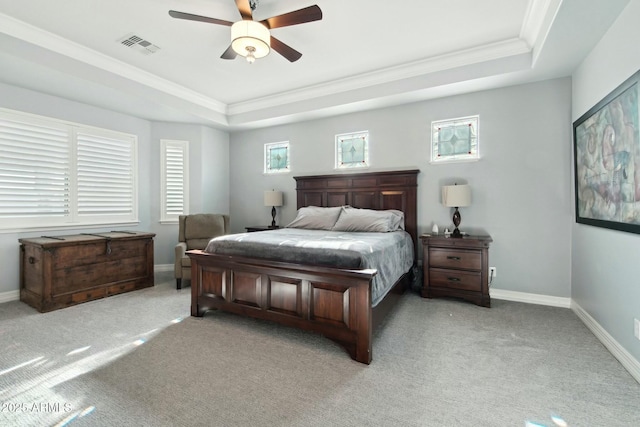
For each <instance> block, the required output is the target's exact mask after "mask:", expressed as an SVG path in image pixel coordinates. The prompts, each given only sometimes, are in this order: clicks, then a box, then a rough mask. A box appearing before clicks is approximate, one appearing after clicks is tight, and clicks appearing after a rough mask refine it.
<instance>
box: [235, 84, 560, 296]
mask: <svg viewBox="0 0 640 427" xmlns="http://www.w3.org/2000/svg"><path fill="white" fill-rule="evenodd" d="M570 102H571V83H570V80H569V79H568V78H567V79H558V80H550V81H545V82H541V83H535V84H529V85H522V86H515V87H509V88H502V89H497V90H490V91H484V92H478V93H472V94H466V95H460V96H454V97H449V98H443V99H437V100H431V101H425V102H419V103H415V104H408V105H403V106H397V107H392V108H384V109H380V110H374V111H365V112H361V113H354V114H348V115H343V116H338V117H332V118H327V119H322V120H314V121H308V122H303V123H296V124H291V125H283V126H276V127H271V128H266V129H260V130H252V131H244V132H236V133H232V134H231V141H230V159H231V164H232V165H233V167H232V168H231V171H230V174H231V201H230V208H231V218H232V221H233V226H232V228H233V231H244V227H246V226H249V225H258V224H263V225H266V224H268V223H270V220H271V216H270V208H269V207H265V206H263V204H262V202H263V196H262V194H263V191H264V190H268V189H272V188H273V189H277V190H282V191H284V192H285V206H283V208H281V209H279V212H278V222H279V223H280V224H286V223H287V222H289V221H291V220H292V219H293V218H294V217H295V211H296V204H295V200H296V198H295V181H294V179H293V177H294V176H300V175H312V174H326V173H333V172H334V170H333V165H334V136H335V135H336V134H339V133H346V132H353V131H362V130H368V131H369V134H370V160H371V164H372V170H374V169H375V170H384V169H402V168H417V169H420V170H421V173H420V175H419V189H418V226H419V231H420V232H424V231H428V230H430V229H431V226H432V224H433V222H434V221H435V222H437V224H438V225H439V227H440V228H441V229H443V228H444V227H445V226H449V227H451V212H450V211H449V210H448V209H446V208H443V207H442V205H441V204H440V187H441V186H442V185H443V184H449V183H453V182H454V181H457V182H468V183H469V184H470V185H471V186H472V206H470V207H468V208H464V209H462V228H463V230H464V228H465V227H477V228H484V229H485V230H486V231H488V232H489V233H490V234H491V235H492V237H493V239H494V243H493V245H492V247H491V250H490V264H491V265H492V266H496V267H497V269H498V275H497V277H496V279H495V280H494V284H493V286H494V287H495V288H500V289H506V290H511V291H520V292H527V293H536V294H543V295H551V296H558V297H569V295H570V246H569V243H570V240H571V236H570V230H571V221H572V216H571V215H572V210H571V192H570V182H569V175H570V156H571V113H570ZM472 114H480V150H481V156H482V159H481V160H480V161H478V162H472V163H458V164H447V165H431V164H430V163H429V143H430V135H429V129H430V123H431V121H432V120H439V119H447V118H455V117H461V116H467V115H472ZM287 140H288V141H290V144H291V168H292V172H291V173H289V174H285V175H275V176H265V175H263V173H262V171H263V152H264V144H265V143H269V142H278V141H287Z"/></svg>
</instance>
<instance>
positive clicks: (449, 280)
mask: <svg viewBox="0 0 640 427" xmlns="http://www.w3.org/2000/svg"><path fill="white" fill-rule="evenodd" d="M429 281H430V283H431V286H433V287H436V288H437V287H444V288H448V289H463V290H467V291H480V290H481V289H482V277H481V273H480V272H471V271H460V270H441V269H438V268H432V269H430V270H429Z"/></svg>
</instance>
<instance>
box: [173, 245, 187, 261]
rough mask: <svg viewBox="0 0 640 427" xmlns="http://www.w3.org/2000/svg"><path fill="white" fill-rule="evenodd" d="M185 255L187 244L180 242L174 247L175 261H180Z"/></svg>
mask: <svg viewBox="0 0 640 427" xmlns="http://www.w3.org/2000/svg"><path fill="white" fill-rule="evenodd" d="M186 253H187V244H186V243H185V242H180V243H178V244H177V245H176V247H175V254H176V261H178V260H179V259H181V258H182V257H184V256H185V254H186Z"/></svg>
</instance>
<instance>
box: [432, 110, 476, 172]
mask: <svg viewBox="0 0 640 427" xmlns="http://www.w3.org/2000/svg"><path fill="white" fill-rule="evenodd" d="M479 122H480V116H469V117H459V118H457V119H447V120H437V121H433V122H431V163H445V162H460V161H469V160H478V159H479V158H480V150H479V144H478V139H479V129H478V126H479Z"/></svg>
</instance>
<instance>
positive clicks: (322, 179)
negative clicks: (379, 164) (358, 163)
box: [294, 169, 420, 244]
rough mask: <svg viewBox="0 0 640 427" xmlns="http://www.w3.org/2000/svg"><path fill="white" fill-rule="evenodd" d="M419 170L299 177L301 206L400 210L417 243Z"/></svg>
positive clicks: (297, 181)
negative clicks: (344, 206)
mask: <svg viewBox="0 0 640 427" xmlns="http://www.w3.org/2000/svg"><path fill="white" fill-rule="evenodd" d="M418 173H420V171H419V170H417V169H413V170H402V171H385V172H365V173H349V174H345V173H341V174H333V175H312V176H296V177H294V179H295V180H296V193H297V199H298V209H300V208H301V207H304V206H322V207H332V206H343V205H351V206H353V207H354V208H364V209H378V210H380V209H398V210H401V211H403V212H404V221H405V229H406V230H407V232H408V233H409V234H410V235H411V237H412V238H413V242H414V243H415V244H417V242H418V213H417V208H418V206H417V190H418V179H417V178H418Z"/></svg>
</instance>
